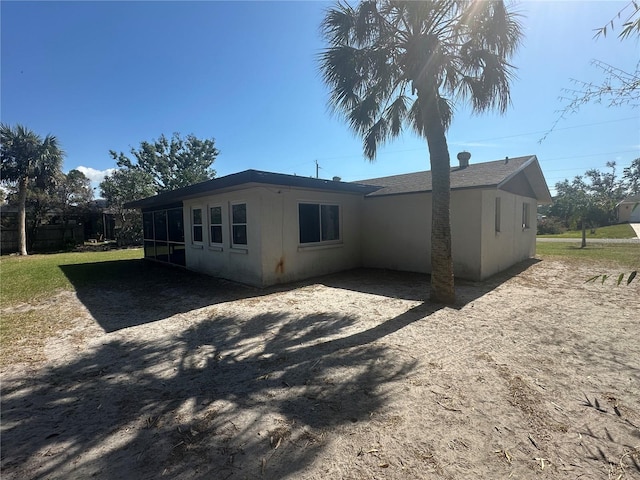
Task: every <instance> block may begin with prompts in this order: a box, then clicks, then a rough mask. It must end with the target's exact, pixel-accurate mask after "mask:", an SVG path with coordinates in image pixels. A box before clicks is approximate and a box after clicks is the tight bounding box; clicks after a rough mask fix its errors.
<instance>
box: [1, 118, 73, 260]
mask: <svg viewBox="0 0 640 480" xmlns="http://www.w3.org/2000/svg"><path fill="white" fill-rule="evenodd" d="M63 157H64V152H63V151H62V150H61V149H60V146H59V145H58V140H57V139H56V137H54V136H52V135H47V136H46V137H45V138H44V139H42V138H41V137H40V136H39V135H36V134H35V133H34V132H33V131H31V130H28V129H27V128H25V127H24V126H22V125H16V127H15V128H11V127H10V126H8V125H5V124H4V123H3V124H0V160H1V163H0V178H2V180H3V181H7V182H15V183H16V184H17V187H18V250H19V253H20V255H26V254H27V238H26V237H27V236H26V200H27V190H28V188H29V187H30V185H32V184H33V185H34V186H35V187H38V188H42V187H43V186H45V185H46V183H47V182H49V181H51V180H52V179H54V178H56V177H57V176H58V175H59V173H60V171H61V167H62V158H63Z"/></svg>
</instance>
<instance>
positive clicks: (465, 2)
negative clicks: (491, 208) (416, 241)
mask: <svg viewBox="0 0 640 480" xmlns="http://www.w3.org/2000/svg"><path fill="white" fill-rule="evenodd" d="M322 32H323V34H324V37H325V39H326V40H327V42H328V44H329V47H328V48H327V49H325V50H324V51H323V52H322V53H321V55H320V63H321V71H322V74H323V77H324V80H325V82H326V83H327V84H328V85H329V86H330V88H331V94H330V104H331V105H332V106H333V107H334V109H335V110H336V111H337V112H339V113H342V114H344V116H345V117H346V119H347V121H348V122H349V125H350V127H351V128H352V129H353V130H354V131H355V132H356V133H357V134H358V135H360V136H361V137H362V138H363V148H364V154H365V155H366V157H367V158H369V160H373V159H374V158H375V156H376V151H377V148H378V146H379V145H380V144H382V143H384V142H385V141H387V140H389V139H391V138H393V137H396V136H398V135H400V133H401V131H402V129H403V127H404V126H406V125H408V126H409V127H411V128H412V129H413V130H414V131H415V132H416V133H417V134H418V135H419V136H420V137H422V138H425V139H426V140H427V145H428V148H429V154H430V160H431V171H432V181H433V189H432V225H431V227H432V230H431V265H432V274H431V299H432V300H433V301H435V302H438V303H447V304H451V303H453V302H454V301H455V290H454V282H453V259H452V256H451V226H450V220H449V202H450V198H449V196H450V195H449V189H450V178H449V172H450V160H449V150H448V147H447V139H446V136H445V134H446V131H447V128H448V127H449V125H450V123H451V118H452V114H453V104H452V100H453V99H456V98H458V99H462V100H469V101H470V102H471V106H472V108H473V110H474V111H476V112H482V111H485V110H488V109H497V110H498V111H500V112H501V113H503V112H505V111H506V108H507V106H508V105H509V103H510V93H509V82H510V80H511V78H512V75H513V74H512V71H513V67H512V66H511V65H510V64H509V63H508V60H509V58H510V57H511V56H512V55H513V54H514V52H515V50H516V48H517V46H518V45H519V43H520V39H521V27H520V23H519V22H518V20H517V14H515V13H513V12H509V11H508V10H507V8H506V7H505V5H504V4H503V2H501V1H470V0H435V1H394V0H380V1H373V0H370V1H364V2H362V3H360V4H359V5H358V6H357V7H352V6H350V5H349V4H347V3H338V4H336V5H335V6H334V7H333V8H331V9H329V10H328V11H327V13H326V16H325V19H324V21H323V23H322Z"/></svg>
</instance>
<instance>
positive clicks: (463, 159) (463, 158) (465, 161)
mask: <svg viewBox="0 0 640 480" xmlns="http://www.w3.org/2000/svg"><path fill="white" fill-rule="evenodd" d="M470 158H471V154H470V153H469V152H460V153H459V154H458V161H459V162H460V168H467V167H468V166H469V159H470Z"/></svg>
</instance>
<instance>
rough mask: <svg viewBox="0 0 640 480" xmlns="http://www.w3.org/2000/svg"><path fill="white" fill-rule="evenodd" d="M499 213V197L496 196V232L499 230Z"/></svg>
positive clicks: (500, 213)
mask: <svg viewBox="0 0 640 480" xmlns="http://www.w3.org/2000/svg"><path fill="white" fill-rule="evenodd" d="M501 215H502V212H501V205H500V197H496V232H499V231H500V216H501Z"/></svg>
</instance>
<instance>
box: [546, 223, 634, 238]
mask: <svg viewBox="0 0 640 480" xmlns="http://www.w3.org/2000/svg"><path fill="white" fill-rule="evenodd" d="M635 237H636V233H635V231H634V230H633V228H631V225H629V224H628V223H621V224H620V225H609V226H608V227H598V228H596V229H595V233H591V230H590V229H587V239H589V238H635ZM538 238H582V230H570V231H567V232H564V233H559V234H557V235H538Z"/></svg>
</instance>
